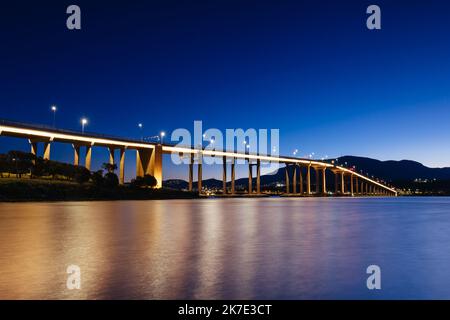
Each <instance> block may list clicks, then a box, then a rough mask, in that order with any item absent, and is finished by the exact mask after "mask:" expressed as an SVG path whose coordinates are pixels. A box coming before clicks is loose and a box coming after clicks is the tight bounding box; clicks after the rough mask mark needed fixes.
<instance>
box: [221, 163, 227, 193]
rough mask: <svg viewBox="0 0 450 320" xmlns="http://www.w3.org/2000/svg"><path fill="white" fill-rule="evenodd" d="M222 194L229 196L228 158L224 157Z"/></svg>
mask: <svg viewBox="0 0 450 320" xmlns="http://www.w3.org/2000/svg"><path fill="white" fill-rule="evenodd" d="M222 189H223V190H222V192H223V194H227V157H225V156H223V157H222Z"/></svg>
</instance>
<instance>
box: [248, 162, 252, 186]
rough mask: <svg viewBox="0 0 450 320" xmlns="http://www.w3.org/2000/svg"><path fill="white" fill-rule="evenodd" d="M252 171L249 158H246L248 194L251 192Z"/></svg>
mask: <svg viewBox="0 0 450 320" xmlns="http://www.w3.org/2000/svg"><path fill="white" fill-rule="evenodd" d="M252 185H253V172H252V164H251V163H250V159H249V160H248V194H252V192H253V186H252Z"/></svg>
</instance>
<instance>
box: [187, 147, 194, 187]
mask: <svg viewBox="0 0 450 320" xmlns="http://www.w3.org/2000/svg"><path fill="white" fill-rule="evenodd" d="M193 179H194V154H193V153H191V154H190V155H189V184H188V190H189V191H192V182H193Z"/></svg>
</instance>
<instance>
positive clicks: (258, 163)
mask: <svg viewBox="0 0 450 320" xmlns="http://www.w3.org/2000/svg"><path fill="white" fill-rule="evenodd" d="M256 193H257V194H261V160H260V159H258V160H256Z"/></svg>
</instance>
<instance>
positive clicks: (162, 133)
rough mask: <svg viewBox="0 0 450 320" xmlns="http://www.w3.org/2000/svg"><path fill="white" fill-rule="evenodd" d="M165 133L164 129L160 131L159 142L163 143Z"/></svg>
mask: <svg viewBox="0 0 450 320" xmlns="http://www.w3.org/2000/svg"><path fill="white" fill-rule="evenodd" d="M165 135H166V133H165V132H164V131H161V144H163V140H164V136H165Z"/></svg>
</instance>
